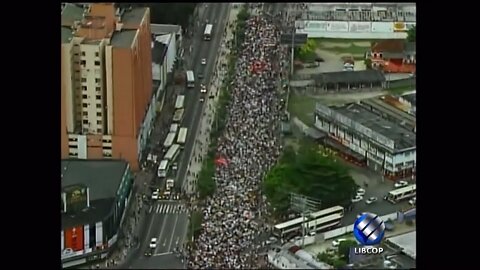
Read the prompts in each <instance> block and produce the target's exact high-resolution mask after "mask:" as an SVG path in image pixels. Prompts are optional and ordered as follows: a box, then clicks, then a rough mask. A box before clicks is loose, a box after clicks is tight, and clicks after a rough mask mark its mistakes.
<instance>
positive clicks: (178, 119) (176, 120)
mask: <svg viewBox="0 0 480 270" xmlns="http://www.w3.org/2000/svg"><path fill="white" fill-rule="evenodd" d="M183 112H184V109H178V110H175V113H174V114H173V122H174V123H180V122H181V121H182V119H183Z"/></svg>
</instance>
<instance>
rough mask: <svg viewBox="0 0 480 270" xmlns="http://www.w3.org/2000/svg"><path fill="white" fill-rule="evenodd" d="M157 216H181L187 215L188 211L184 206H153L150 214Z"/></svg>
mask: <svg viewBox="0 0 480 270" xmlns="http://www.w3.org/2000/svg"><path fill="white" fill-rule="evenodd" d="M152 212H153V213H157V214H181V213H187V212H188V209H187V207H185V205H182V204H157V205H151V206H150V209H149V210H148V213H152Z"/></svg>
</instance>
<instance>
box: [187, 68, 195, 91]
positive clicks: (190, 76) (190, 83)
mask: <svg viewBox="0 0 480 270" xmlns="http://www.w3.org/2000/svg"><path fill="white" fill-rule="evenodd" d="M187 87H188V88H193V87H195V76H193V71H192V70H187Z"/></svg>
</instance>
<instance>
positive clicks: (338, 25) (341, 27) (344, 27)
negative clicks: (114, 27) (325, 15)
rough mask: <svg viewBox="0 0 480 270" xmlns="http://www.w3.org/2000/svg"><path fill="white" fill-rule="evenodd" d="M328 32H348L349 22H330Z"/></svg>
mask: <svg viewBox="0 0 480 270" xmlns="http://www.w3.org/2000/svg"><path fill="white" fill-rule="evenodd" d="M327 31H329V32H348V22H328V24H327Z"/></svg>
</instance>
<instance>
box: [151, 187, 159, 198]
mask: <svg viewBox="0 0 480 270" xmlns="http://www.w3.org/2000/svg"><path fill="white" fill-rule="evenodd" d="M159 197H160V190H158V189H156V190H154V191H153V192H152V200H158V199H159Z"/></svg>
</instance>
